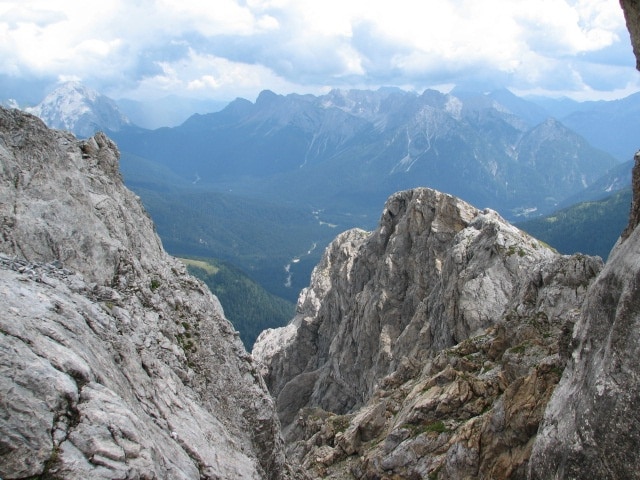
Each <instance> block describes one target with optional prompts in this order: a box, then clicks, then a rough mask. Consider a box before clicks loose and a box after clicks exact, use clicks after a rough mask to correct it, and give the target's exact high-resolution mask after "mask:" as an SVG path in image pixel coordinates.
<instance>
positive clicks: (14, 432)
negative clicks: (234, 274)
mask: <svg viewBox="0 0 640 480" xmlns="http://www.w3.org/2000/svg"><path fill="white" fill-rule="evenodd" d="M0 218H1V234H0V405H1V407H0V408H1V412H2V415H0V477H1V478H3V479H5V480H7V479H18V478H65V479H87V478H95V479H100V478H104V479H125V478H126V479H138V478H139V479H142V478H148V479H151V478H156V479H163V478H164V479H204V478H206V479H214V478H215V479H222V478H224V479H227V478H229V479H231V478H234V479H236V478H247V479H261V478H270V479H274V480H275V479H280V478H293V477H291V473H290V468H289V467H288V465H287V464H286V462H285V458H284V454H283V443H282V440H281V436H280V430H279V423H278V420H277V418H276V415H275V410H274V406H273V402H272V400H271V397H270V396H269V394H268V392H267V391H266V388H265V387H264V383H263V381H262V380H261V378H260V375H259V374H258V371H257V369H256V367H255V365H254V363H253V362H252V360H251V358H250V356H249V355H248V354H247V353H246V352H245V351H244V348H243V347H242V344H241V343H240V341H239V339H238V336H237V334H236V332H234V330H233V328H232V327H231V325H230V324H229V323H228V322H227V320H226V319H225V318H224V313H223V311H222V308H221V307H220V304H219V303H218V301H217V299H216V298H215V297H213V296H212V295H211V294H210V293H209V292H208V290H207V289H206V287H205V286H204V285H203V284H201V283H200V282H199V281H197V280H195V279H194V278H192V277H191V276H189V275H187V274H186V271H185V267H184V266H183V265H181V264H180V263H178V262H177V261H176V260H174V259H172V258H170V257H169V256H168V255H167V254H166V253H165V252H164V250H163V249H162V245H161V243H160V241H159V239H158V237H157V235H156V234H155V231H154V228H153V224H152V222H151V220H150V219H149V217H148V216H147V215H146V213H145V211H144V209H143V207H142V205H141V203H140V201H139V199H138V198H137V197H136V196H135V195H133V194H132V193H131V192H129V191H128V190H127V189H125V188H124V186H123V184H122V181H121V179H120V176H119V173H118V151H117V149H116V147H115V145H114V144H113V143H112V142H111V141H110V140H109V139H108V138H106V137H105V136H104V135H102V134H98V135H96V136H94V137H92V138H90V139H88V140H86V141H78V140H76V139H75V138H74V137H73V136H71V135H70V134H66V133H62V132H58V131H52V130H48V129H47V128H46V127H45V126H44V124H43V123H42V122H41V121H40V120H38V119H36V118H35V117H33V116H31V115H28V114H24V113H22V112H19V111H17V110H5V109H0ZM295 478H301V477H300V475H299V474H296V475H295Z"/></svg>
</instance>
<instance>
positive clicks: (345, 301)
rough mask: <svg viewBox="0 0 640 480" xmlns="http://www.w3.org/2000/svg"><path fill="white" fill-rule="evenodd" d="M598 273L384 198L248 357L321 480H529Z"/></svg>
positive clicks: (426, 201) (405, 197) (454, 211)
mask: <svg viewBox="0 0 640 480" xmlns="http://www.w3.org/2000/svg"><path fill="white" fill-rule="evenodd" d="M601 266H602V261H601V260H600V259H598V258H592V257H587V256H583V255H576V256H572V257H565V256H561V255H558V254H557V253H555V252H553V251H551V250H550V249H549V248H547V247H546V246H544V245H543V244H541V243H539V242H538V241H537V240H535V239H533V238H532V237H530V236H528V235H527V234H525V233H523V232H521V231H519V230H518V229H516V228H515V227H513V226H512V225H510V224H509V223H507V222H505V221H504V220H503V219H501V218H500V216H499V215H497V214H496V213H495V212H493V211H491V210H484V211H480V210H477V209H475V208H474V207H472V206H470V205H469V204H467V203H465V202H463V201H462V200H460V199H457V198H455V197H452V196H450V195H446V194H443V193H440V192H437V191H434V190H429V189H415V190H409V191H405V192H399V193H397V194H395V195H393V196H392V197H391V198H390V199H389V200H388V201H387V204H386V206H385V210H384V213H383V215H382V218H381V221H380V225H379V227H378V228H377V230H376V231H374V232H372V233H366V232H363V231H359V230H352V231H349V232H345V233H344V234H342V235H340V236H338V238H337V239H336V240H335V241H334V242H333V243H332V244H331V245H330V246H329V247H328V248H327V251H326V253H325V255H324V257H323V259H322V261H321V263H320V264H319V265H318V266H317V267H316V269H315V270H314V273H313V276H312V281H311V285H310V287H309V288H308V289H306V290H305V291H303V293H302V294H301V296H300V300H299V302H298V312H297V315H296V317H295V318H294V319H293V321H292V323H291V324H290V325H288V326H286V327H284V328H281V329H276V330H269V331H266V332H264V333H263V334H262V335H261V337H260V338H259V339H258V341H257V342H256V345H255V347H254V350H253V355H254V357H255V358H257V359H258V360H259V361H260V362H261V364H262V369H263V374H264V376H265V378H266V381H267V384H268V386H269V388H270V390H271V392H272V394H273V395H274V396H275V397H276V399H277V401H276V403H277V408H278V414H279V416H280V419H281V421H282V423H283V425H284V427H285V432H286V437H287V439H288V442H289V449H290V452H291V454H292V455H293V456H295V457H296V458H298V459H299V460H300V461H301V462H302V463H303V464H304V465H305V466H306V467H307V468H308V469H309V471H310V472H312V474H313V475H314V476H315V477H316V478H395V477H393V475H396V476H397V478H427V476H429V475H431V476H433V478H452V479H453V478H524V476H525V475H526V467H527V462H528V459H529V456H530V453H531V446H532V444H533V439H534V438H535V435H536V431H537V427H538V423H539V422H540V420H541V418H542V414H543V412H544V408H545V406H546V402H547V401H548V399H549V397H550V396H551V392H552V391H553V388H554V387H555V385H556V384H557V382H558V380H559V377H560V373H561V372H562V370H563V368H564V360H563V358H564V357H563V356H562V355H561V353H560V352H564V351H565V350H566V349H567V348H568V347H567V345H566V343H567V341H566V338H567V332H570V331H571V330H572V326H573V323H574V322H575V321H576V318H577V314H578V312H579V308H580V306H581V305H582V302H583V301H584V296H585V294H586V291H587V286H588V285H589V283H590V282H591V281H592V279H593V278H594V277H595V275H596V274H597V273H598V271H599V270H600V268H601ZM345 472H348V473H345ZM430 478H431V477H430Z"/></svg>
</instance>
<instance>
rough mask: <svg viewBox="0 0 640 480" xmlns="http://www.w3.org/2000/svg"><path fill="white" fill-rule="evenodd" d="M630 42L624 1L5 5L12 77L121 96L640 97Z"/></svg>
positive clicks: (6, 1) (22, 0)
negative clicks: (458, 91)
mask: <svg viewBox="0 0 640 480" xmlns="http://www.w3.org/2000/svg"><path fill="white" fill-rule="evenodd" d="M628 38H629V37H628V34H627V32H626V28H625V25H624V18H623V16H622V11H621V9H620V7H619V5H618V2H616V1H613V0H529V1H523V0H484V1H482V2H478V1H476V0H430V1H429V2H416V1H415V0H394V1H393V2H389V1H388V0H324V1H323V2H318V1H317V0H216V1H211V2H204V1H201V0H138V1H131V0H100V1H98V0H88V1H87V2H83V3H82V5H81V6H79V5H78V3H77V2H76V1H72V0H3V1H1V2H0V55H2V58H3V62H2V63H0V74H4V75H11V76H13V77H16V76H20V75H31V76H41V77H47V78H61V77H63V76H64V77H75V78H81V79H83V80H84V81H86V82H89V83H91V82H92V83H93V84H94V85H96V86H100V87H101V88H102V89H103V90H105V91H108V92H111V93H112V94H115V95H117V94H118V92H119V93H120V94H124V92H127V91H128V92H137V94H142V92H144V91H145V90H146V91H147V92H158V93H164V94H166V93H176V94H181V92H185V93H188V94H190V95H196V94H198V92H200V93H201V94H202V95H214V94H215V95H219V96H220V97H224V98H229V97H231V96H232V95H234V93H235V92H239V91H241V92H252V94H250V95H249V96H255V95H256V94H257V92H258V91H259V90H261V89H263V88H271V89H274V90H278V88H291V89H296V90H297V91H316V90H318V89H321V88H326V87H329V86H334V85H335V86H351V85H353V86H355V85H370V86H377V85H381V84H388V83H394V84H397V85H403V86H412V87H413V88H415V89H418V90H420V89H423V88H425V87H428V86H430V85H435V84H437V83H446V84H452V83H459V82H461V81H467V80H469V79H473V78H482V79H483V80H490V79H492V78H494V79H496V82H497V81H499V82H506V83H507V84H506V86H510V87H512V88H517V89H520V90H525V89H536V88H538V89H540V88H542V89H548V90H557V91H562V92H563V93H566V92H572V91H573V92H576V93H580V92H582V93H584V92H592V93H593V95H596V94H597V90H599V89H601V88H605V87H606V88H608V89H610V90H620V89H628V88H630V87H629V85H634V84H635V85H638V84H639V83H640V82H639V79H638V75H637V72H635V71H634V70H633V67H634V64H635V60H634V58H633V56H632V53H631V48H630V45H629V39H628ZM599 65H600V66H601V65H615V66H617V67H618V68H615V69H614V68H611V69H610V70H611V73H608V72H607V69H605V68H599V67H598V66H599ZM614 71H615V72H614ZM601 76H606V77H610V78H607V79H606V80H603V79H601ZM251 89H253V90H255V91H253V90H251ZM305 89H306V90H305ZM280 91H282V92H283V93H286V92H287V90H280Z"/></svg>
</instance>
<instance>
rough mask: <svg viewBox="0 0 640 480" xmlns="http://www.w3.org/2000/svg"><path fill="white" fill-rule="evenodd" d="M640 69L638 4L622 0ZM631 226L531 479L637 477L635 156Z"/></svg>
mask: <svg viewBox="0 0 640 480" xmlns="http://www.w3.org/2000/svg"><path fill="white" fill-rule="evenodd" d="M620 3H621V5H622V8H623V10H624V13H625V18H626V21H627V27H628V29H629V32H630V34H631V42H632V44H633V47H634V52H635V54H636V59H637V60H638V62H639V63H637V68H638V69H640V5H639V4H638V2H637V1H633V0H622V1H621V2H620ZM632 185H633V201H632V205H631V213H630V218H629V225H628V226H627V228H626V229H625V231H624V232H623V234H622V236H621V238H620V240H619V241H618V243H617V244H616V246H615V247H614V248H613V250H612V252H611V254H610V255H609V259H608V262H607V264H606V265H605V267H604V269H603V270H602V272H601V274H600V275H599V276H598V278H597V280H596V281H595V282H594V283H593V285H592V287H591V288H590V289H589V292H588V295H587V297H588V299H587V301H586V302H585V304H584V307H583V308H582V312H581V316H580V319H579V321H578V322H577V323H576V327H575V330H574V331H573V338H572V341H571V345H572V347H573V348H572V350H571V351H570V356H568V365H567V369H566V370H565V372H564V374H563V376H562V379H561V380H560V383H559V384H558V387H557V389H556V390H555V392H554V394H553V397H552V398H551V400H550V402H549V405H548V407H547V410H546V412H545V416H544V421H543V423H542V425H541V426H540V432H539V435H538V437H537V440H536V443H535V445H534V448H533V454H532V457H531V462H530V468H529V478H530V479H532V480H533V479H548V478H554V479H565V478H566V479H571V478H603V479H637V478H640V457H639V456H638V455H637V452H638V449H639V448H640V414H639V413H638V405H639V404H640V381H639V380H638V371H639V370H640V334H639V332H640V286H639V285H638V278H640V261H639V257H638V252H639V251H640V230H639V229H638V223H639V222H640V155H639V154H638V153H636V155H635V166H634V168H633V180H632Z"/></svg>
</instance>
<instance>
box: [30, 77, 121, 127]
mask: <svg viewBox="0 0 640 480" xmlns="http://www.w3.org/2000/svg"><path fill="white" fill-rule="evenodd" d="M25 110H26V111H27V112H29V113H31V114H33V115H36V116H37V117H40V118H41V119H42V120H43V121H44V122H45V123H46V124H47V126H49V127H50V128H56V129H59V130H69V131H71V132H73V133H74V134H75V135H77V136H79V137H89V136H91V135H93V134H94V133H95V132H97V131H100V130H110V131H118V130H120V129H121V128H122V127H123V126H124V125H129V124H130V123H131V122H130V121H129V119H128V118H127V117H126V116H125V115H123V114H122V112H120V110H119V109H118V106H117V105H116V103H115V102H114V101H113V100H112V99H110V98H109V97H106V96H105V95H102V94H100V93H98V92H96V91H95V90H92V89H90V88H88V87H86V86H85V85H83V84H82V83H80V82H76V81H73V82H66V83H63V84H61V85H60V86H59V87H58V88H56V89H55V90H54V91H52V92H51V93H50V94H49V95H47V96H46V97H45V99H44V100H43V101H42V102H41V103H39V104H38V105H36V106H35V107H31V108H26V109H25Z"/></svg>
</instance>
